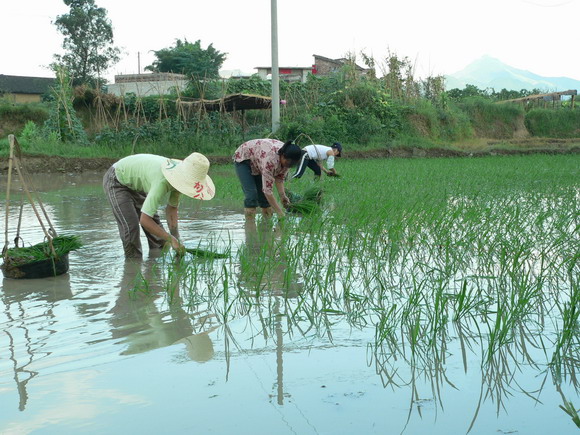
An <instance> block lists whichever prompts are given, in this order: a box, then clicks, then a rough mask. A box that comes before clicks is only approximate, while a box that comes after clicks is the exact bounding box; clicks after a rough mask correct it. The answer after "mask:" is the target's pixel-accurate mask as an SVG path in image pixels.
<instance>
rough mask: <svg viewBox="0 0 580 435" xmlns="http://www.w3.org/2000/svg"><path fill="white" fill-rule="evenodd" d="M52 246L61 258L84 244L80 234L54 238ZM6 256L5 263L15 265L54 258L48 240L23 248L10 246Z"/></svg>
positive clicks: (57, 256)
mask: <svg viewBox="0 0 580 435" xmlns="http://www.w3.org/2000/svg"><path fill="white" fill-rule="evenodd" d="M52 246H54V252H55V254H56V257H55V258H60V257H64V256H65V255H66V254H68V253H69V252H71V251H76V250H77V249H79V248H80V247H82V246H83V245H82V243H81V241H80V239H79V237H78V236H58V237H55V238H54V239H52ZM4 258H5V260H4V265H6V264H7V263H8V264H10V265H13V266H21V265H23V264H28V263H34V262H36V261H41V260H48V259H50V258H53V255H52V250H51V249H50V244H49V242H48V241H47V242H42V243H38V244H36V245H32V246H27V247H22V248H10V249H8V252H7V253H6V256H5V257H4Z"/></svg>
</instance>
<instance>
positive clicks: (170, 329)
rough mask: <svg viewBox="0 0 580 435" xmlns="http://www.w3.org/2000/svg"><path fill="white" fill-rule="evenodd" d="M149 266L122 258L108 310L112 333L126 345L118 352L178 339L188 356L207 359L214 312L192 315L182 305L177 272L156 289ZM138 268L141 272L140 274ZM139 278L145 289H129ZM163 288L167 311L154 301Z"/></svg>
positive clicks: (146, 348) (151, 347) (210, 353)
mask: <svg viewBox="0 0 580 435" xmlns="http://www.w3.org/2000/svg"><path fill="white" fill-rule="evenodd" d="M152 260H154V259H152ZM147 262H149V260H148V261H147ZM151 266H152V265H151V264H147V263H145V265H143V263H142V262H141V261H140V260H135V259H127V260H126V261H125V269H124V273H123V278H122V280H121V283H120V289H119V294H118V296H117V300H116V301H115V305H114V306H113V307H112V308H111V310H110V311H109V314H110V315H111V317H110V319H109V322H110V324H111V335H112V337H113V338H114V339H122V342H123V343H124V344H126V345H127V347H126V349H125V350H124V351H123V352H122V354H123V355H133V354H137V353H142V352H147V351H150V350H154V349H158V348H161V347H166V346H171V345H173V344H176V343H182V344H185V346H186V349H187V353H188V355H189V357H190V358H191V359H192V360H194V361H198V362H205V361H208V360H210V359H211V358H212V357H213V353H214V350H213V343H212V342H211V338H210V337H209V332H211V331H212V330H214V329H215V328H216V327H217V326H215V325H214V321H215V315H212V314H209V313H207V312H206V313H196V314H194V315H193V317H192V316H190V315H189V314H188V313H187V312H186V311H185V310H184V309H183V308H182V305H181V298H180V296H179V287H178V284H179V273H176V274H175V276H174V279H173V280H172V281H171V282H169V283H168V285H169V288H167V289H164V291H161V289H159V291H158V292H157V291H156V290H155V289H156V287H157V285H156V284H155V282H154V281H153V279H154V277H153V276H150V272H151V271H152V270H153V269H154V268H153V267H151ZM175 267H179V265H177V266H175ZM142 269H144V270H145V276H142V275H141V272H142ZM148 272H149V273H148ZM139 280H144V281H147V286H148V291H147V292H143V293H141V292H138V291H130V290H131V289H134V288H135V284H136V282H138V281H139ZM165 292H168V293H169V294H170V297H171V302H170V304H169V305H168V307H167V311H160V310H159V309H158V308H157V306H156V303H155V300H156V299H157V297H156V296H158V295H161V294H163V293H165Z"/></svg>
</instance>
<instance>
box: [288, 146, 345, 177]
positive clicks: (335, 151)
mask: <svg viewBox="0 0 580 435" xmlns="http://www.w3.org/2000/svg"><path fill="white" fill-rule="evenodd" d="M341 156H342V145H341V144H340V143H338V142H335V143H333V144H332V146H330V147H327V146H324V145H308V146H305V147H304V150H303V154H302V159H301V160H300V164H299V165H298V168H297V169H296V173H295V174H294V175H293V176H292V178H300V177H302V175H304V171H306V168H307V167H308V168H310V169H312V170H313V171H314V175H315V176H316V177H320V175H321V174H322V172H321V171H324V173H326V174H328V175H336V170H335V169H334V158H335V157H341ZM323 161H326V168H325V167H324V164H323V163H322V162H323Z"/></svg>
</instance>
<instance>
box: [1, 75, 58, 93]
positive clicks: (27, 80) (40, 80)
mask: <svg viewBox="0 0 580 435" xmlns="http://www.w3.org/2000/svg"><path fill="white" fill-rule="evenodd" d="M54 81H55V79H53V78H46V77H25V76H7V75H4V74H0V92H8V93H13V94H44V93H46V92H48V91H49V88H50V86H51V85H52V84H53V83H54Z"/></svg>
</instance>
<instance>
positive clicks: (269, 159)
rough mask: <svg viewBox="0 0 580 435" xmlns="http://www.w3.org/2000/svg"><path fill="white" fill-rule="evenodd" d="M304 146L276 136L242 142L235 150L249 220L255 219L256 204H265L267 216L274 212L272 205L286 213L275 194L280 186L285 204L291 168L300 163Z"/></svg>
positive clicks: (281, 212) (275, 209) (287, 201)
mask: <svg viewBox="0 0 580 435" xmlns="http://www.w3.org/2000/svg"><path fill="white" fill-rule="evenodd" d="M301 157H302V150H301V149H300V147H299V146H298V145H296V144H294V143H292V141H289V142H286V143H282V142H281V141H279V140H276V139H254V140H250V141H247V142H244V143H243V144H241V145H240V146H239V147H238V149H237V150H236V152H235V153H234V165H235V167H236V174H237V175H238V178H239V179H240V183H241V184H242V190H243V191H244V196H245V199H244V208H245V209H244V210H245V215H246V219H247V220H254V219H255V217H256V208H257V207H261V208H262V214H263V215H264V216H271V215H272V209H274V211H275V212H276V213H277V214H278V216H280V217H282V216H284V207H283V206H281V205H280V204H279V203H278V201H277V200H276V198H275V197H274V193H273V188H274V186H276V190H277V191H278V195H279V197H280V200H281V201H282V204H283V205H288V204H289V203H290V200H289V199H288V197H287V196H286V191H285V190H284V179H285V178H286V174H287V173H288V169H290V168H291V167H293V166H296V165H297V164H298V162H299V161H300V159H301Z"/></svg>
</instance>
